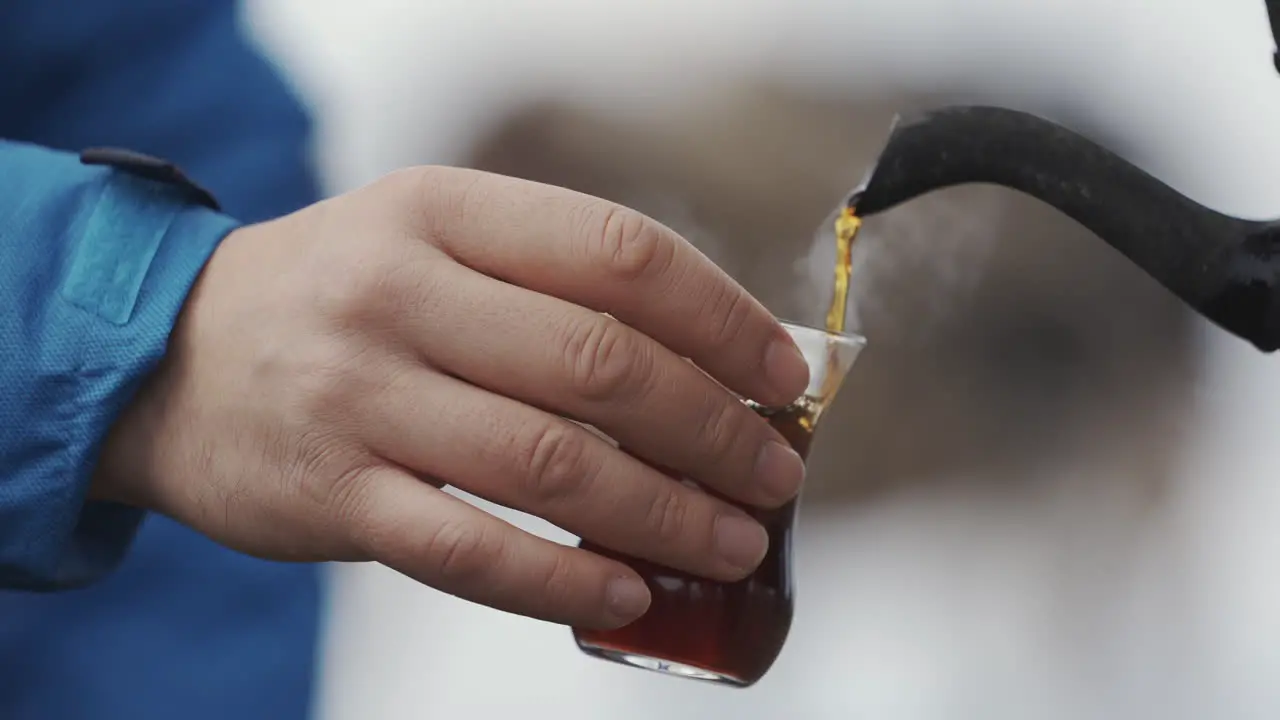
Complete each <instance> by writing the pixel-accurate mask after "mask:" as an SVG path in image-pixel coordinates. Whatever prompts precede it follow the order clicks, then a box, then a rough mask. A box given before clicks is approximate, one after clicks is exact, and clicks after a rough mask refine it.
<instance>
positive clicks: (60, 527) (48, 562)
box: [0, 141, 235, 590]
mask: <svg viewBox="0 0 1280 720" xmlns="http://www.w3.org/2000/svg"><path fill="white" fill-rule="evenodd" d="M234 228H235V222H234V221H233V220H231V219H230V218H228V217H226V216H225V215H222V214H220V213H217V212H214V211H212V210H209V209H206V208H204V207H202V206H198V205H195V204H193V203H191V202H189V201H188V198H187V196H185V195H184V194H182V190H181V189H179V188H177V187H175V186H170V185H166V184H162V183H159V182H153V181H150V180H146V179H142V178H140V177H137V176H134V175H130V174H128V173H125V172H123V171H120V170H115V169H112V168H109V167H103V166H89V165H84V164H81V163H80V161H79V158H78V157H77V156H76V155H73V154H68V153H63V152H58V151H54V150H48V149H45V148H42V147H38V146H35V145H27V144H21V143H12V142H3V141H0V587H4V588H11V589H28V590H52V589H60V588H69V587H77V586H81V585H85V584H88V583H91V582H93V581H94V580H96V579H98V578H99V577H101V576H103V575H105V574H107V573H109V572H110V571H111V570H113V569H114V568H115V566H116V565H117V564H118V563H119V561H120V560H121V559H122V558H123V556H124V554H125V552H126V550H127V549H128V547H129V544H130V542H131V540H132V538H133V534H134V532H135V530H136V528H137V526H138V524H139V522H140V520H141V515H142V514H141V512H140V511H138V510H136V509H133V508H126V507H122V506H118V505H112V504H108V503H96V502H88V503H86V502H85V492H86V489H87V486H88V483H89V479H90V476H91V475H92V473H93V469H94V465H95V460H96V456H97V453H98V451H99V446H100V443H101V442H102V440H103V437H104V435H105V434H106V431H107V429H108V428H109V427H110V425H111V423H112V421H113V420H114V418H115V417H116V416H117V415H118V414H119V413H120V411H121V410H122V409H123V408H124V406H125V405H127V403H128V402H129V400H130V399H131V397H132V395H133V394H134V393H135V392H136V390H137V388H138V386H139V385H140V383H141V381H142V380H143V379H144V378H145V377H146V375H147V374H148V373H149V371H151V370H152V369H153V368H154V367H155V366H156V364H157V363H158V361H159V360H160V358H161V356H162V355H163V354H164V351H165V345H166V342H167V340H168V335H169V332H170V330H171V329H172V327H173V324H174V322H175V320H176V318H177V315H178V312H179V310H180V309H181V306H182V304H183V302H184V300H185V299H186V296H187V293H188V292H189V290H190V288H191V286H192V284H193V283H194V281H195V279H196V277H197V275H198V274H199V272H200V270H201V268H202V267H203V266H204V264H205V262H206V261H207V260H208V258H209V256H210V255H211V254H212V252H213V250H214V249H215V247H216V246H217V244H218V242H219V241H220V240H221V239H222V238H223V237H225V236H226V235H227V233H229V232H230V231H231V230H233V229H234Z"/></svg>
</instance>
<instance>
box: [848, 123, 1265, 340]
mask: <svg viewBox="0 0 1280 720" xmlns="http://www.w3.org/2000/svg"><path fill="white" fill-rule="evenodd" d="M970 183H984V184H993V185H999V186H1003V187H1006V188H1009V189H1012V190H1015V191H1018V192H1022V193H1025V194H1027V195H1030V196H1031V197H1034V198H1036V199H1038V200H1040V201H1041V202H1044V203H1047V204H1048V205H1050V206H1052V207H1054V208H1056V209H1057V210H1059V211H1061V212H1062V213H1064V214H1066V215H1068V216H1069V217H1071V218H1073V219H1074V220H1076V221H1077V222H1079V223H1081V224H1082V225H1084V226H1085V227H1086V228H1088V229H1089V230H1091V231H1092V232H1093V233H1094V234H1096V235H1097V236H1098V237H1100V238H1102V240H1103V241H1104V242H1106V243H1107V244H1109V245H1111V246H1112V247H1113V248H1115V249H1116V250H1118V251H1119V252H1120V253H1122V254H1123V255H1124V256H1125V257H1127V258H1129V260H1131V261H1132V262H1134V263H1135V264H1137V265H1138V266H1139V267H1141V268H1142V269H1143V270H1144V271H1146V272H1147V273H1148V274H1149V275H1151V276H1152V277H1153V278H1155V279H1156V280H1157V281H1158V282H1159V283H1160V284H1162V285H1163V286H1164V287H1165V288H1167V289H1168V290H1169V291H1171V292H1173V293H1174V294H1175V295H1177V296H1178V297H1179V298H1181V299H1182V300H1183V301H1184V302H1186V303H1187V304H1188V305H1190V306H1191V307H1192V308H1194V309H1195V310H1196V311H1197V312H1199V313H1200V314H1201V315H1203V316H1205V317H1206V318H1208V319H1209V320H1211V321H1213V322H1214V323H1216V324H1218V325H1219V326H1221V327H1222V328H1224V329H1226V330H1228V331H1230V332H1231V333H1234V334H1235V335H1237V336H1239V337H1241V338H1244V339H1245V340H1248V341H1249V342H1251V343H1253V344H1254V345H1255V346H1257V347H1258V348H1259V349H1261V350H1263V351H1265V352H1272V351H1274V350H1276V349H1277V348H1280V221H1251V220H1242V219H1240V218H1234V217H1230V216H1228V215H1224V214H1222V213H1219V212H1216V211H1214V210H1211V209H1209V208H1206V207H1204V206H1203V205H1200V204H1198V203H1196V202H1194V201H1192V200H1191V199H1189V198H1187V197H1186V196H1184V195H1182V194H1180V193H1178V192H1177V191H1176V190H1174V189H1173V188H1171V187H1169V186H1168V185H1166V184H1164V183H1163V182H1161V181H1160V180H1158V179H1156V178H1155V177H1153V176H1152V175H1150V174H1148V173H1147V172H1145V171H1143V170H1142V169H1140V168H1138V167H1137V166H1135V165H1133V164H1132V163H1130V162H1128V161H1127V160H1125V159H1124V158H1122V157H1120V156H1119V155H1116V154H1115V153H1113V152H1111V151H1110V150H1108V149H1106V148H1104V147H1102V146H1100V145H1098V144H1097V143H1094V142H1093V141H1091V140H1089V139H1087V138H1085V137H1083V136H1081V135H1079V134H1077V133H1075V132H1072V131H1071V130H1068V129H1067V128H1064V127H1062V126H1060V125H1057V124H1055V123H1053V122H1050V121H1048V120H1045V119H1043V118H1040V117H1037V116H1035V115H1032V114H1029V113H1024V112H1019V111H1014V110H1008V109H1004V108H995V107H975V106H964V107H949V108H943V109H939V110H933V111H929V112H925V113H921V114H916V115H912V116H899V117H898V118H897V120H896V121H895V123H894V125H893V128H892V130H891V131H890V134H889V139H888V142H887V143H886V145H885V147H884V150H883V152H882V153H881V154H880V156H879V159H878V160H877V162H876V164H875V166H874V167H873V168H872V169H871V171H870V172H869V173H868V175H867V177H866V179H865V180H864V181H863V183H862V185H861V186H860V187H859V188H858V189H857V190H856V191H855V192H854V194H853V196H852V197H851V198H850V199H849V204H850V205H852V206H854V208H855V210H856V211H857V213H858V214H859V215H861V216H862V217H869V216H872V215H875V214H877V213H881V212H884V211H886V210H889V209H891V208H893V207H896V206H897V205H900V204H902V203H904V202H907V201H909V200H912V199H914V198H916V197H919V196H921V195H924V194H926V193H929V192H932V191H934V190H940V189H943V188H946V187H950V186H954V185H963V184H970Z"/></svg>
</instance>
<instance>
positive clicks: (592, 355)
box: [565, 317, 653, 401]
mask: <svg viewBox="0 0 1280 720" xmlns="http://www.w3.org/2000/svg"><path fill="white" fill-rule="evenodd" d="M565 356H566V364H567V365H568V368H569V377H570V382H571V388H572V390H573V392H575V393H577V394H578V395H579V396H580V397H582V398H584V399H586V400H590V401H604V400H614V399H617V398H618V397H620V396H627V395H634V394H638V392H639V391H640V390H641V389H642V388H641V387H640V386H642V385H643V383H644V382H645V378H647V377H648V376H649V374H650V372H651V370H652V367H653V354H652V349H651V348H649V347H647V345H646V344H645V343H643V342H640V339H639V338H638V337H637V336H636V335H634V334H632V333H631V332H629V331H628V330H627V329H626V328H625V327H623V326H622V325H621V324H620V323H617V322H613V321H610V320H607V319H605V318H604V317H600V318H593V319H592V320H590V321H587V322H582V323H579V324H577V325H576V326H575V327H574V328H573V329H572V330H570V331H569V333H568V339H567V340H566V342H565Z"/></svg>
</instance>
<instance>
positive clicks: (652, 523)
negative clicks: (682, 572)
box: [647, 483, 689, 546]
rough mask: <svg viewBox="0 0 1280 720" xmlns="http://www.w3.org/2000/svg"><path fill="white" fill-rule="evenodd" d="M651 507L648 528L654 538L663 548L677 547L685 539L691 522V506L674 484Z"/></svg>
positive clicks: (666, 488)
mask: <svg viewBox="0 0 1280 720" xmlns="http://www.w3.org/2000/svg"><path fill="white" fill-rule="evenodd" d="M667 485H669V486H670V487H664V488H663V489H662V490H661V491H660V492H659V493H658V494H657V496H656V497H654V499H653V502H652V503H650V505H649V514H648V518H647V521H648V527H649V529H650V530H651V532H652V533H653V536H654V538H655V539H656V540H657V541H658V542H659V543H660V544H661V545H663V546H671V545H676V544H678V543H679V542H680V540H681V539H682V538H683V537H684V534H685V530H686V529H687V528H688V522H689V504H688V501H687V499H686V498H684V497H682V496H681V495H680V493H678V492H676V491H675V486H674V483H668V484H667Z"/></svg>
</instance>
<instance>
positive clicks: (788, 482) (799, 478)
mask: <svg viewBox="0 0 1280 720" xmlns="http://www.w3.org/2000/svg"><path fill="white" fill-rule="evenodd" d="M756 482H757V483H758V484H759V485H760V487H761V488H762V489H763V490H764V492H765V494H766V495H768V496H769V499H771V500H773V501H774V502H776V503H778V504H782V503H784V502H786V501H788V500H790V499H791V498H793V497H795V496H796V494H797V493H799V492H800V486H801V485H802V484H803V483H804V460H801V459H800V455H799V454H798V453H796V451H795V450H792V449H791V446H789V445H785V444H783V443H780V442H778V441H777V440H770V441H768V442H766V443H765V444H764V447H762V448H760V454H759V455H758V456H757V457H756Z"/></svg>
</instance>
